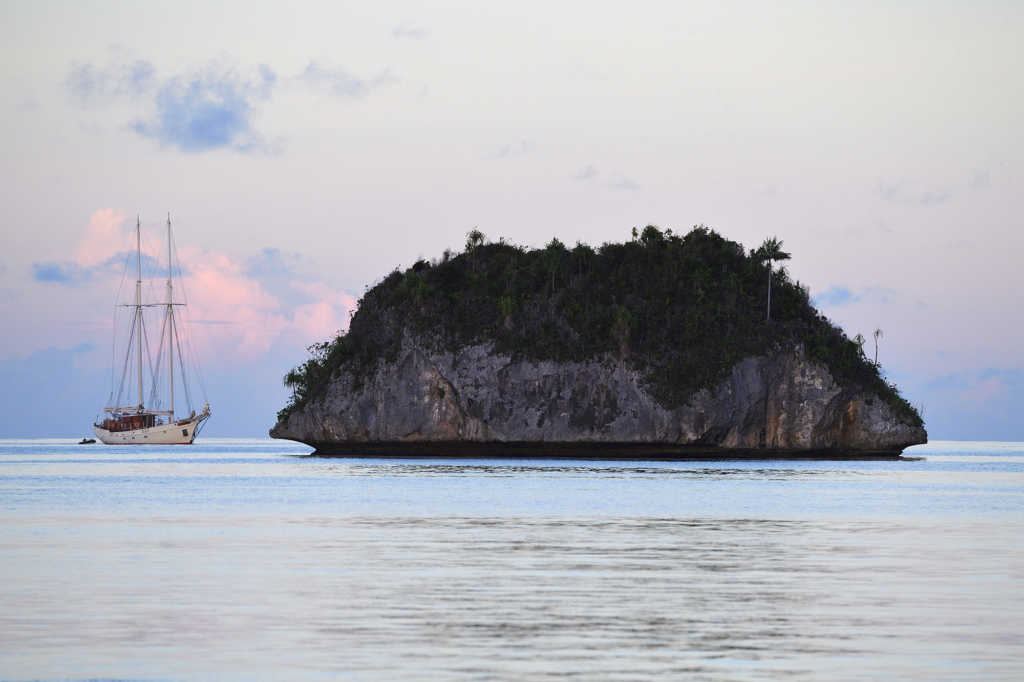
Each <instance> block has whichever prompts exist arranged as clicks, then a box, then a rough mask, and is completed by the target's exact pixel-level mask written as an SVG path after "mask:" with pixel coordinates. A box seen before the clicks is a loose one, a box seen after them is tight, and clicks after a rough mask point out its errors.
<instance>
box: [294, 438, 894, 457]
mask: <svg viewBox="0 0 1024 682" xmlns="http://www.w3.org/2000/svg"><path fill="white" fill-rule="evenodd" d="M308 445H310V446H312V447H314V448H316V451H315V452H313V453H312V454H311V455H309V456H310V457H334V458H351V459H363V458H366V459H370V458H372V459H531V460H548V459H572V460H628V461H660V462H683V461H713V460H736V459H744V460H769V459H776V460H777V459H790V460H863V459H870V460H879V459H884V460H893V459H900V458H901V451H900V450H896V451H892V450H888V451H879V452H865V451H862V450H832V449H818V450H767V449H739V448H719V447H702V446H696V445H684V446H676V445H665V444H661V443H573V442H569V443H502V442H494V443H474V442H467V441H451V442H443V441H419V442H413V443H342V444H340V443H308Z"/></svg>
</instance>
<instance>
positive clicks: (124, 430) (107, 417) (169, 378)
mask: <svg viewBox="0 0 1024 682" xmlns="http://www.w3.org/2000/svg"><path fill="white" fill-rule="evenodd" d="M133 255H134V256H135V268H136V273H137V276H136V279H135V299H134V302H132V303H120V302H119V303H118V305H117V308H121V307H124V308H128V309H130V310H131V315H132V322H131V328H130V331H129V332H128V335H127V338H126V339H125V343H124V346H123V347H122V349H123V357H124V361H123V362H122V363H120V373H119V376H116V379H115V373H116V370H117V367H115V368H114V369H113V370H112V371H111V389H110V398H109V399H108V401H107V406H106V407H104V408H103V420H102V421H99V420H97V421H98V422H99V423H96V424H94V425H93V427H94V430H95V431H96V437H97V438H99V439H100V440H101V441H102V442H104V443H106V444H107V445H190V444H191V443H192V442H193V441H194V440H195V439H196V436H198V435H199V431H200V430H201V429H202V427H203V424H204V423H205V422H206V420H207V419H209V418H210V404H209V403H208V402H207V403H206V405H205V406H204V407H203V411H202V412H201V413H199V414H196V411H195V410H194V409H192V394H191V391H190V389H189V381H188V379H189V374H190V373H193V374H195V375H196V377H197V378H198V379H199V385H200V388H202V390H203V401H204V402H206V395H205V388H203V387H202V374H201V373H200V371H199V364H198V361H197V360H196V358H195V356H194V355H193V353H192V352H191V346H190V344H189V343H188V341H189V337H190V334H189V323H188V319H189V318H188V314H187V308H186V303H185V299H184V287H183V286H182V287H181V291H182V296H181V297H180V301H179V300H176V298H175V290H174V276H173V274H174V272H175V267H174V265H175V261H176V257H175V252H174V242H173V241H172V238H171V217H170V216H169V215H168V216H167V300H166V301H163V302H156V303H147V302H145V301H144V300H143V289H142V284H143V279H142V224H141V223H140V222H139V220H138V218H136V220H135V244H134V249H133V250H132V251H130V252H129V255H128V258H129V263H130V262H131V257H132V256H133ZM151 266H152V263H150V262H149V261H148V259H147V267H151ZM176 269H177V273H178V280H179V282H180V280H181V267H180V265H179V266H178V267H177V268H176ZM127 271H128V264H126V266H125V272H127ZM152 281H153V280H150V281H149V282H148V283H150V284H152ZM123 287H124V281H123V280H122V289H123ZM175 308H179V309H180V310H179V311H178V312H175ZM144 309H145V310H150V309H152V310H153V311H155V312H157V313H158V314H159V313H162V314H161V315H160V317H162V324H161V330H160V337H161V338H160V343H159V344H158V345H157V357H156V359H155V361H154V358H153V355H152V353H151V352H150V348H149V343H148V337H147V335H146V319H145V318H146V316H144V315H143V311H144ZM115 310H116V308H115ZM151 316H152V315H151ZM115 317H116V315H115ZM116 326H117V325H116V323H115V327H116ZM182 331H184V332H185V333H184V334H182V333H181V332H182ZM114 336H115V338H114V356H115V357H117V332H116V330H115V335H114ZM165 341H166V345H165V344H164V342H165ZM143 349H145V354H143ZM175 349H177V351H178V355H177V358H175V354H174V352H175ZM183 349H184V352H183ZM165 351H166V355H167V357H166V358H163V357H162V356H163V355H164V352H165ZM133 355H134V356H135V357H134V359H135V360H136V362H134V363H133V362H132V359H133V358H132V356H133ZM176 359H177V362H178V370H179V371H178V375H179V377H180V379H181V388H182V389H184V390H183V391H182V393H183V394H184V398H185V402H186V409H188V410H191V413H190V414H189V415H188V416H187V417H182V418H179V417H178V415H177V414H176V413H175V408H174V374H175V371H174V370H175V367H174V365H175V360H176ZM144 360H148V363H147V364H148V369H149V373H148V374H149V379H150V382H149V383H150V391H149V396H148V397H149V401H148V402H149V404H148V405H147V404H146V400H145V398H144V396H146V394H145V393H144V388H145V387H144V382H143V379H144V372H143V364H144V362H143V361H144ZM165 362H166V365H165V364H164V363H165ZM133 365H134V366H133ZM165 367H166V377H164V376H162V374H163V370H164V368H165ZM190 370H191V372H190ZM132 374H135V375H136V376H135V377H132V376H130V375H132ZM133 379H135V381H133ZM133 383H134V384H136V387H135V388H136V389H137V393H136V394H135V395H133V394H132V388H133V387H132V384H133ZM165 385H166V386H165ZM164 388H166V394H167V397H168V402H167V403H166V404H165V403H164V402H163V394H164V390H163V389H164ZM162 408H166V409H162Z"/></svg>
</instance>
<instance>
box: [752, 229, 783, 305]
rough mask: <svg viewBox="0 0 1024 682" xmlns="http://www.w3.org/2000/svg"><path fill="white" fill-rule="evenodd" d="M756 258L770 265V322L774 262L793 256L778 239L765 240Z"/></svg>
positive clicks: (755, 254) (756, 252)
mask: <svg viewBox="0 0 1024 682" xmlns="http://www.w3.org/2000/svg"><path fill="white" fill-rule="evenodd" d="M754 256H755V257H756V258H757V259H758V260H760V261H762V262H767V263H768V321H769V322H771V321H772V262H773V261H780V260H789V259H790V258H791V256H790V255H789V254H788V253H786V252H785V251H783V250H782V242H780V241H779V240H778V239H777V238H775V237H771V238H770V239H765V240H764V244H761V246H760V248H758V250H757V251H755V252H754Z"/></svg>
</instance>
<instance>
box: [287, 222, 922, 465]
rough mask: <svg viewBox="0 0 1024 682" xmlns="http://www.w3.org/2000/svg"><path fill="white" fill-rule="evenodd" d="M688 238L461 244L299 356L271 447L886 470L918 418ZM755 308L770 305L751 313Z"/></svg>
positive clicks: (393, 279)
mask: <svg viewBox="0 0 1024 682" xmlns="http://www.w3.org/2000/svg"><path fill="white" fill-rule="evenodd" d="M780 247H781V243H780V242H777V241H776V240H774V239H771V240H766V242H765V244H764V245H762V246H761V248H759V249H755V250H751V251H750V252H746V251H745V250H744V249H743V247H742V246H741V245H740V244H738V243H736V242H733V241H730V240H728V239H725V238H723V237H722V236H721V235H719V234H717V233H715V232H714V231H713V230H709V229H707V228H705V227H703V226H701V227H696V228H694V229H693V230H692V231H691V232H689V233H688V234H686V235H682V236H680V235H674V234H672V232H671V231H665V232H662V231H661V230H659V229H658V228H657V227H655V226H654V225H648V226H647V227H646V228H644V229H643V230H642V231H639V232H638V231H637V230H636V229H635V228H634V230H633V239H632V240H631V241H628V242H626V243H621V244H604V245H603V246H601V247H600V248H599V249H593V248H591V247H589V246H587V245H586V244H580V243H577V245H576V246H575V247H574V248H568V247H566V246H565V245H563V244H562V243H561V242H559V241H558V240H557V239H555V240H552V241H551V243H550V244H548V245H547V247H545V248H543V249H532V250H531V249H526V248H522V247H519V246H515V245H512V244H509V243H506V242H505V241H504V240H499V241H498V242H492V243H488V242H487V241H486V239H485V238H484V236H483V235H482V234H480V233H479V232H478V231H475V230H474V231H473V232H471V233H470V235H469V239H468V241H467V244H466V250H465V251H464V252H463V253H460V254H454V253H452V252H450V251H445V253H444V255H443V256H442V257H441V258H439V259H437V260H435V261H432V262H428V261H424V260H421V261H418V262H417V263H415V264H414V265H413V266H412V267H411V268H409V269H408V270H405V271H404V272H402V271H399V270H397V269H396V270H395V271H394V272H392V273H391V274H390V275H388V276H387V277H386V278H384V279H383V281H381V282H379V283H377V284H376V285H375V286H373V287H372V288H370V289H368V290H367V291H366V293H365V295H364V296H363V298H362V299H361V300H360V302H359V308H358V310H357V311H356V313H355V314H354V315H353V316H352V319H351V324H350V326H349V329H348V331H347V332H346V333H344V334H340V335H339V336H337V337H336V338H335V339H333V340H331V341H327V342H324V343H321V344H317V345H315V346H313V347H311V349H310V350H311V353H312V355H311V357H310V359H309V360H308V361H307V362H305V363H304V364H302V365H300V366H299V367H296V368H294V369H293V370H292V371H290V372H289V373H288V374H287V376H286V377H285V379H284V381H285V385H286V386H289V387H291V388H292V390H293V394H292V398H291V400H290V401H289V403H288V405H287V406H286V407H285V408H284V409H283V410H281V412H280V413H279V414H278V423H277V425H276V426H274V428H273V429H271V431H270V435H271V436H272V437H274V438H285V439H290V440H296V441H300V442H303V443H306V444H308V445H311V446H313V447H314V448H316V454H318V455H336V456H359V457H363V456H401V457H404V456H426V457H458V456H469V457H479V456H485V457H487V456H499V457H589V458H635V459H686V458H706V457H710V458H723V457H728V458H733V457H756V458H765V457H849V456H895V455H898V454H899V453H901V452H902V451H903V449H904V448H906V447H908V446H910V445H914V444H918V443H925V442H927V434H926V432H925V429H924V423H923V420H922V419H921V416H920V414H919V413H918V411H917V410H916V409H914V407H913V406H911V405H910V404H909V403H908V402H907V401H906V400H905V399H904V398H903V397H902V396H901V395H900V393H899V391H898V389H897V388H896V386H894V385H893V384H892V383H891V382H889V381H888V380H886V378H885V377H884V375H883V373H882V371H881V367H880V366H879V364H878V363H877V362H875V361H873V360H871V359H869V358H868V357H867V356H866V355H865V352H864V349H863V339H862V338H861V337H860V336H859V335H858V337H856V338H855V339H850V338H848V337H847V336H846V334H845V333H844V332H843V330H842V329H840V328H838V327H837V326H836V325H834V324H833V323H832V322H830V321H829V320H828V319H827V318H826V317H824V316H822V315H820V314H819V313H818V311H816V310H815V309H814V307H813V305H812V304H811V301H810V297H809V294H808V290H807V288H806V287H804V286H802V285H801V284H800V283H799V282H794V281H792V280H791V279H790V277H789V274H788V273H787V271H786V269H785V268H781V269H779V268H775V267H774V263H775V262H776V261H778V260H781V259H785V258H788V255H787V254H785V253H783V252H782V251H781V248H780ZM769 297H770V299H769Z"/></svg>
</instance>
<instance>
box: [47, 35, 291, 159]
mask: <svg viewBox="0 0 1024 682" xmlns="http://www.w3.org/2000/svg"><path fill="white" fill-rule="evenodd" d="M276 83H277V75H276V74H275V73H274V71H273V70H272V69H271V68H270V67H269V66H267V65H265V64H263V65H259V66H258V67H255V68H253V69H244V70H243V69H238V68H235V67H233V66H231V65H229V64H226V63H224V62H211V63H209V64H207V65H206V66H205V67H200V68H191V69H188V70H186V71H185V72H184V73H182V74H179V75H176V76H172V77H170V78H160V77H159V76H158V74H157V71H156V68H155V67H154V66H153V65H152V64H151V63H150V62H148V61H145V60H141V59H132V58H131V56H130V55H129V54H126V53H124V52H123V51H120V50H115V51H114V53H113V55H112V56H111V58H110V60H108V63H107V64H105V65H103V66H97V65H96V64H94V63H92V62H89V61H85V62H74V63H73V64H72V65H71V68H70V69H69V71H68V75H67V77H66V78H65V79H64V86H65V90H66V91H67V93H68V96H69V98H70V99H71V101H72V102H73V103H75V104H77V105H78V106H81V107H85V108H89V107H97V106H105V105H106V106H109V105H113V104H116V103H125V102H127V103H129V104H131V105H132V106H135V107H139V108H141V109H142V110H144V111H146V113H145V114H144V115H141V116H139V117H138V118H136V119H135V120H134V121H131V122H129V124H128V129H129V130H132V131H134V132H136V133H138V134H139V135H142V136H143V137H147V138H150V139H153V140H156V141H157V142H159V143H160V145H161V146H162V147H173V148H176V149H178V150H180V151H184V152H204V151H210V150H214V149H229V150H232V151H236V152H240V153H246V154H248V153H253V152H266V151H273V149H271V148H269V147H268V145H267V144H266V143H265V142H264V140H263V137H262V136H261V135H260V134H259V133H257V132H256V130H255V129H254V125H253V121H254V118H255V116H256V113H257V109H258V104H259V102H261V101H263V100H267V99H269V98H270V94H271V91H272V90H273V88H274V86H275V84H276Z"/></svg>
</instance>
